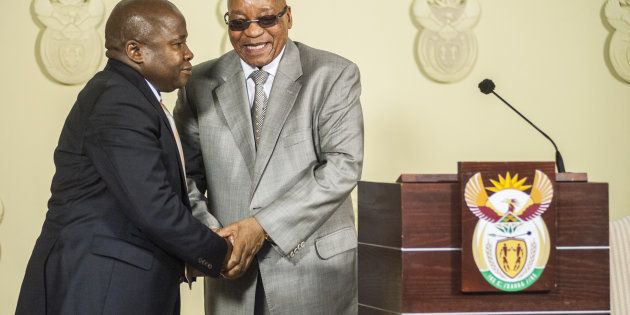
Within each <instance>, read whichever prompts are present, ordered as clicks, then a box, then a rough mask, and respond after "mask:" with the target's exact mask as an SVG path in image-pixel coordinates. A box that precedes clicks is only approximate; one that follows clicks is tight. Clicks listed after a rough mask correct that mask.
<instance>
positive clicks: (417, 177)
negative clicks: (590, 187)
mask: <svg viewBox="0 0 630 315" xmlns="http://www.w3.org/2000/svg"><path fill="white" fill-rule="evenodd" d="M457 181H458V176H457V174H400V176H398V179H397V180H396V182H397V183H456V182H457ZM587 181H588V176H587V174H586V173H556V182H587Z"/></svg>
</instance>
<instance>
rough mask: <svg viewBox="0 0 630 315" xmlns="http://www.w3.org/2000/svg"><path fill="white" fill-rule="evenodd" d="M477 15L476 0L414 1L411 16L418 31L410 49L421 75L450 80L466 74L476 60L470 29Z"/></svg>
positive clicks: (473, 39) (474, 42)
mask: <svg viewBox="0 0 630 315" xmlns="http://www.w3.org/2000/svg"><path fill="white" fill-rule="evenodd" d="M480 15H481V6H480V5H479V2H478V0H414V2H413V4H412V18H413V20H414V21H413V22H414V24H415V25H416V27H417V28H418V32H419V33H418V38H417V40H416V47H415V49H414V51H415V54H416V59H417V61H418V63H419V66H420V68H421V70H422V71H423V72H424V74H425V75H427V76H428V77H429V78H431V79H433V80H435V81H438V82H444V83H453V82H457V81H460V80H462V79H463V78H465V77H466V75H468V73H470V71H471V70H472V68H473V66H474V65H475V62H476V60H477V39H476V37H475V35H474V34H473V31H472V28H473V27H474V26H475V25H476V24H477V22H478V21H479V17H480Z"/></svg>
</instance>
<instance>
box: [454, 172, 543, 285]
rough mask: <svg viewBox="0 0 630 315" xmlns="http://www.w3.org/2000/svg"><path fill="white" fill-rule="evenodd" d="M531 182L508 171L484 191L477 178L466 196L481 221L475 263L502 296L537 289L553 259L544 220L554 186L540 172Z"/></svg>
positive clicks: (476, 235) (474, 246) (475, 242)
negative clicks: (550, 257) (504, 292)
mask: <svg viewBox="0 0 630 315" xmlns="http://www.w3.org/2000/svg"><path fill="white" fill-rule="evenodd" d="M526 182H527V177H523V178H519V175H518V174H515V175H514V176H511V175H510V173H509V172H508V173H507V174H506V175H505V177H504V176H501V175H500V174H499V175H498V180H494V179H490V183H492V186H490V187H485V186H484V184H483V178H482V177H481V173H476V174H475V175H473V176H472V177H471V178H470V179H469V180H468V182H467V183H466V188H465V192H464V199H465V201H466V205H467V206H468V208H469V209H470V211H471V212H472V213H473V214H475V215H476V216H477V217H478V218H479V221H478V222H477V225H476V227H475V232H474V234H473V244H472V251H473V257H474V259H475V263H476V264H477V267H478V268H479V271H480V272H481V274H482V275H483V277H484V278H485V279H486V281H488V283H490V284H491V285H492V286H494V287H495V288H497V289H499V290H502V291H512V292H513V291H521V290H524V289H525V288H527V287H529V286H530V285H532V284H533V283H534V282H536V280H538V279H539V278H540V275H541V274H542V272H543V271H544V269H545V266H546V264H547V260H548V258H549V251H550V244H551V242H550V239H549V231H548V230H547V227H546V225H545V222H544V221H543V219H542V218H541V215H542V214H543V213H544V212H545V211H546V210H547V208H549V205H550V204H551V201H552V199H553V185H552V183H551V181H550V180H549V178H548V177H547V175H545V174H544V173H543V172H541V171H539V170H536V171H535V175H534V182H533V183H532V184H531V185H526ZM486 190H487V191H489V192H492V194H491V195H488V194H487V193H486ZM528 190H529V194H527V191H528Z"/></svg>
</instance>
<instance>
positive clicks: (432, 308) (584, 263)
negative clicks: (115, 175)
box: [358, 174, 610, 315]
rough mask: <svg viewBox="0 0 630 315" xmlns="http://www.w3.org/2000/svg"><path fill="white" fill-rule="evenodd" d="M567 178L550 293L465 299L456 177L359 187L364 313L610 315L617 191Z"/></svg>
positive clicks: (560, 198) (559, 184)
mask: <svg viewBox="0 0 630 315" xmlns="http://www.w3.org/2000/svg"><path fill="white" fill-rule="evenodd" d="M561 175H563V174H558V178H557V179H556V189H557V192H556V194H555V198H556V204H555V206H556V211H557V218H556V222H557V230H556V231H557V234H556V244H555V247H556V256H555V280H556V287H555V288H553V289H552V290H550V291H548V292H514V293H504V292H496V293H495V292H492V293H463V292H461V250H462V245H461V201H460V198H461V196H460V183H459V182H458V181H457V176H456V175H404V176H401V179H400V182H398V183H374V182H359V186H358V197H359V198H358V200H359V209H358V220H359V250H358V252H359V263H358V264H359V266H358V268H359V271H358V272H359V314H383V315H384V314H422V313H457V314H465V313H473V314H480V313H483V314H493V313H494V314H506V313H508V314H528V313H530V314H609V313H610V297H609V295H610V294H609V290H610V287H609V282H610V280H609V258H608V257H609V256H608V255H609V248H608V184H606V183H589V182H587V181H585V180H584V181H573V180H576V178H575V177H571V176H561Z"/></svg>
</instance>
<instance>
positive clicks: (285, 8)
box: [223, 5, 289, 32]
mask: <svg viewBox="0 0 630 315" xmlns="http://www.w3.org/2000/svg"><path fill="white" fill-rule="evenodd" d="M288 11H289V6H288V5H285V6H284V8H283V9H282V10H281V11H280V12H278V13H277V14H270V15H265V16H260V17H258V18H256V19H251V20H246V19H234V20H229V19H228V18H229V15H230V12H225V14H224V15H223V21H224V22H225V25H227V26H228V29H229V30H230V31H232V32H242V31H244V30H246V29H248V28H249V26H250V25H252V23H254V22H256V24H258V26H260V27H262V28H269V27H274V26H276V25H278V20H279V19H280V18H281V17H283V16H284V15H285V14H287V12H288ZM270 17H274V23H273V25H269V26H262V25H260V23H258V22H259V21H260V19H261V18H270ZM237 20H243V21H244V22H245V23H247V27H245V28H244V29H242V30H232V29H231V28H230V22H231V21H237Z"/></svg>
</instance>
